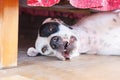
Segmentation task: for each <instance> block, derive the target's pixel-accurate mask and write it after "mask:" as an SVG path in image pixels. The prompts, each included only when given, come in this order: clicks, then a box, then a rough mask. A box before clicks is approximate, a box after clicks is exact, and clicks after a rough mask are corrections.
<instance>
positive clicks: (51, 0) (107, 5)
mask: <svg viewBox="0 0 120 80" xmlns="http://www.w3.org/2000/svg"><path fill="white" fill-rule="evenodd" d="M59 2H60V0H27V4H28V5H29V6H44V7H50V6H53V5H55V4H57V3H59ZM69 2H70V4H71V5H72V6H74V7H76V8H83V9H85V8H91V9H95V10H101V11H109V10H115V9H118V8H120V0H69Z"/></svg>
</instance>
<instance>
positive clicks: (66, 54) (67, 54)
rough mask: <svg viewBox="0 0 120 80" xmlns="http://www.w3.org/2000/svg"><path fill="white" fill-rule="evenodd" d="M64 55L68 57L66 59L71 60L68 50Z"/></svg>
mask: <svg viewBox="0 0 120 80" xmlns="http://www.w3.org/2000/svg"><path fill="white" fill-rule="evenodd" d="M64 57H65V58H66V60H70V58H69V53H68V52H67V51H65V52H64Z"/></svg>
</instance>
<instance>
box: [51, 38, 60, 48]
mask: <svg viewBox="0 0 120 80" xmlns="http://www.w3.org/2000/svg"><path fill="white" fill-rule="evenodd" d="M61 43H62V39H61V37H59V36H54V37H52V38H51V41H50V46H51V47H52V48H53V49H58V48H59V47H60V46H61Z"/></svg>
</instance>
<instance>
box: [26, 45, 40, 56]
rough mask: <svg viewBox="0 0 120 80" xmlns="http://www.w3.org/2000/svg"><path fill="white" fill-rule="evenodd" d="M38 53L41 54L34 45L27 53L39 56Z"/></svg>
mask: <svg viewBox="0 0 120 80" xmlns="http://www.w3.org/2000/svg"><path fill="white" fill-rule="evenodd" d="M38 54H39V52H38V51H37V50H36V49H35V48H34V47H30V48H28V50H27V55H28V56H32V57H34V56H37V55H38Z"/></svg>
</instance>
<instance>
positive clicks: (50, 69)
mask: <svg viewBox="0 0 120 80" xmlns="http://www.w3.org/2000/svg"><path fill="white" fill-rule="evenodd" d="M28 42H29V41H26V43H28ZM29 43H30V42H29ZM23 44H24V43H23ZM28 46H29V45H27V46H24V47H22V46H20V48H19V56H18V66H17V67H14V68H9V69H2V70H0V80H10V79H8V78H11V76H14V75H19V76H21V77H24V78H27V79H28V80H29V79H33V80H120V57H119V56H97V55H81V56H79V57H77V58H75V59H73V60H71V61H59V60H58V59H56V58H55V57H46V56H38V57H28V56H26V49H27V47H28ZM5 78H6V79H5ZM12 78H13V77H12ZM17 78H18V77H17ZM14 80H17V79H14ZM18 80H19V79H18ZM21 80H24V79H21ZM25 80H26V79H25Z"/></svg>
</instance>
